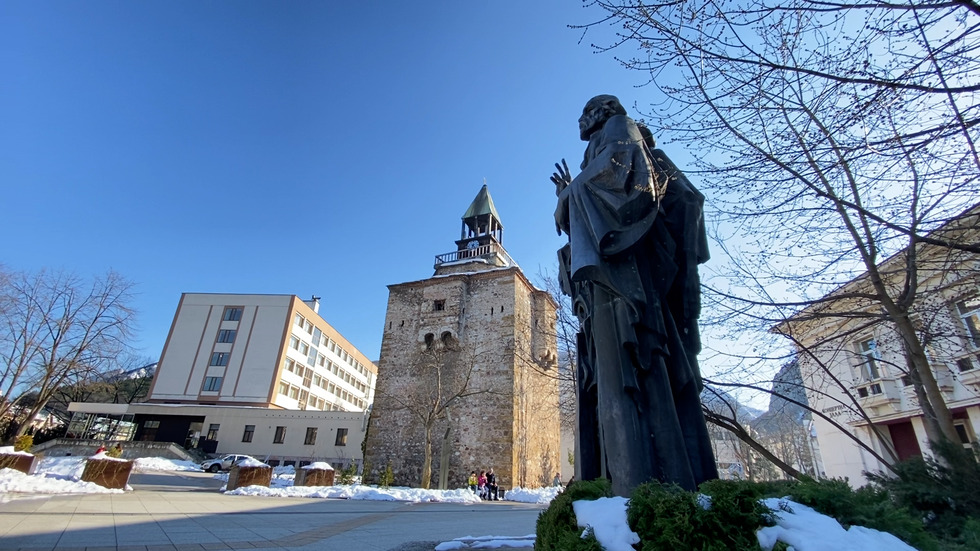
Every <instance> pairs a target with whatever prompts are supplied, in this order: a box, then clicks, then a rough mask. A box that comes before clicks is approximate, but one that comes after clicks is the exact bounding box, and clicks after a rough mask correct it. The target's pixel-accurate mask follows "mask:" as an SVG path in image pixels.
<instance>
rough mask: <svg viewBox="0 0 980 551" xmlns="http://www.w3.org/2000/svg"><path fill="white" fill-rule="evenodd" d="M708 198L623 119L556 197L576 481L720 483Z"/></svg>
mask: <svg viewBox="0 0 980 551" xmlns="http://www.w3.org/2000/svg"><path fill="white" fill-rule="evenodd" d="M703 201H704V198H703V196H701V194H700V193H698V192H697V190H696V189H694V187H693V186H692V185H691V184H690V182H688V181H687V179H686V178H685V177H684V176H683V174H681V173H680V171H678V170H677V169H676V167H674V165H673V163H671V162H670V160H669V159H667V157H666V155H664V154H663V152H662V151H660V150H654V151H650V150H649V149H648V148H647V147H646V145H645V143H644V142H643V139H642V137H641V135H640V133H639V130H638V129H637V127H636V124H635V123H634V122H633V121H632V120H631V119H630V118H629V117H626V116H624V115H617V116H613V117H610V118H609V119H608V120H607V121H606V123H605V124H604V125H603V127H602V128H601V129H600V130H598V131H596V132H595V133H593V135H592V136H591V138H590V140H589V145H588V148H587V149H586V154H585V160H584V161H583V163H582V172H581V174H579V175H578V176H577V177H576V178H575V179H574V180H573V181H572V182H571V184H569V185H568V187H566V188H565V189H564V190H563V191H562V192H561V196H560V202H559V204H560V205H567V212H565V213H563V216H560V218H564V222H567V226H565V227H564V228H563V229H565V230H566V231H567V233H568V234H569V236H570V239H569V244H568V245H567V246H566V247H565V248H563V249H562V250H561V251H559V258H560V261H561V273H562V280H563V281H562V285H563V289H564V290H565V291H566V292H567V293H568V294H570V295H571V296H572V299H573V305H574V308H575V312H576V315H577V316H578V318H579V321H580V326H581V333H580V334H579V337H578V352H579V353H578V358H577V359H578V377H579V381H578V398H579V422H578V424H579V426H578V431H579V441H578V446H577V457H576V465H575V467H576V474H577V476H578V477H579V478H580V479H585V480H589V479H593V478H597V477H600V476H605V477H607V478H609V479H610V480H611V482H612V484H613V490H614V491H615V492H616V493H617V494H618V495H624V496H628V495H629V493H630V491H631V490H632V489H633V488H635V487H636V486H638V485H639V484H642V483H644V482H648V481H650V480H659V481H662V482H669V483H676V484H678V485H680V486H682V487H684V488H686V489H689V490H693V489H695V488H696V487H697V485H698V484H700V483H701V482H703V481H705V480H709V479H712V478H717V476H718V475H717V470H716V466H715V462H714V456H713V454H712V452H711V445H710V441H709V438H708V432H707V428H706V426H705V421H704V416H703V414H702V412H701V402H700V398H699V394H700V391H701V388H702V385H701V377H700V373H699V370H698V365H697V353H698V352H699V350H700V339H699V336H698V331H697V318H698V315H699V311H700V284H699V281H698V276H697V265H698V263H701V262H704V261H705V260H707V239H706V237H705V233H704V223H703V215H702V205H703Z"/></svg>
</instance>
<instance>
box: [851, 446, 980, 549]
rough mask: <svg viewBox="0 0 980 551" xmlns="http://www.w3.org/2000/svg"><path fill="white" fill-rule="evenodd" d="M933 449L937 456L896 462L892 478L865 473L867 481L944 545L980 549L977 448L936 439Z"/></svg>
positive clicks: (944, 546)
mask: <svg viewBox="0 0 980 551" xmlns="http://www.w3.org/2000/svg"><path fill="white" fill-rule="evenodd" d="M933 452H934V454H935V455H936V456H937V457H938V459H937V458H936V457H928V458H926V459H923V458H921V457H916V458H912V459H909V460H906V461H902V462H901V463H898V464H897V465H895V470H896V473H895V475H894V476H889V475H885V474H881V473H878V474H867V476H868V479H869V480H871V483H872V484H873V485H874V486H875V487H876V488H878V489H879V490H880V491H882V492H885V493H887V494H889V495H890V496H891V498H892V500H893V502H894V503H895V504H896V505H897V506H899V507H902V508H905V509H907V510H910V511H911V514H912V515H913V516H915V517H916V518H919V519H922V521H923V524H924V526H925V529H926V530H927V531H928V532H929V533H930V534H932V535H933V536H935V537H936V538H937V539H938V540H939V541H940V542H941V548H942V549H959V548H962V549H980V545H978V543H980V490H978V489H980V463H978V462H977V455H976V452H975V451H970V450H966V449H964V448H962V447H961V446H960V445H959V444H956V443H954V442H941V443H938V444H936V445H935V446H933ZM895 535H896V536H899V537H902V536H901V535H899V534H897V533H896V534H895ZM902 538H903V539H905V538H904V537H902ZM906 541H909V540H906ZM909 543H911V544H912V545H913V546H914V545H915V544H914V543H912V542H911V541H909Z"/></svg>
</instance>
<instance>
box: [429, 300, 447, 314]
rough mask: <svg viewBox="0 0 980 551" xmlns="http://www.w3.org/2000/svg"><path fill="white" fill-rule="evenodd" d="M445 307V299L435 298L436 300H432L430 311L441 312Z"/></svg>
mask: <svg viewBox="0 0 980 551" xmlns="http://www.w3.org/2000/svg"><path fill="white" fill-rule="evenodd" d="M445 309H446V301H445V300H436V301H434V302H433V303H432V311H433V312H442V311H443V310H445Z"/></svg>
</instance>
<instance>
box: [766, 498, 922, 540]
mask: <svg viewBox="0 0 980 551" xmlns="http://www.w3.org/2000/svg"><path fill="white" fill-rule="evenodd" d="M764 502H765V504H766V506H768V507H769V508H770V509H772V510H774V511H776V526H770V527H767V528H763V529H762V530H759V531H758V532H757V533H756V535H757V536H758V538H759V544H760V545H761V546H762V548H763V549H765V550H766V551H769V550H770V549H772V547H773V545H775V544H776V542H777V541H782V542H785V543H787V544H789V545H791V546H793V549H795V550H796V551H837V550H838V549H860V550H861V551H915V548H913V547H911V546H910V545H908V544H907V543H905V542H903V541H902V540H900V539H898V538H896V537H895V536H893V535H891V534H889V533H887V532H879V531H878V530H873V529H871V528H865V527H863V526H851V527H850V528H849V529H847V530H844V527H842V526H841V525H840V523H839V522H837V521H836V520H834V519H833V518H831V517H828V516H826V515H821V514H820V513H818V512H816V511H814V510H813V509H811V508H810V507H807V506H806V505H801V504H799V503H796V502H794V501H790V500H788V499H778V498H770V499H766V500H764Z"/></svg>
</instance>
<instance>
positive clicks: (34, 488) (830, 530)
mask: <svg viewBox="0 0 980 551" xmlns="http://www.w3.org/2000/svg"><path fill="white" fill-rule="evenodd" d="M85 459H86V458H85V457H80V456H69V457H46V458H44V459H42V460H41V461H40V464H39V465H38V469H37V472H36V473H35V474H33V475H25V474H23V473H21V472H19V471H15V470H13V469H0V501H3V500H4V499H5V496H3V495H2V494H14V493H17V494H35V495H38V494H41V495H44V494H78V493H89V494H94V493H121V492H122V490H110V489H107V488H103V487H102V486H98V485H96V484H92V483H89V482H81V481H79V478H81V475H82V470H83V469H84V463H85ZM134 468H135V470H136V471H137V472H148V471H200V468H199V467H198V466H197V465H195V464H193V463H191V462H188V461H172V460H169V459H163V458H159V457H157V458H143V459H137V460H136V465H135V466H134ZM273 475H274V476H273V487H272V488H263V487H258V486H248V487H246V488H239V489H237V490H233V491H231V492H225V493H226V494H227V495H252V496H266V497H309V498H341V499H365V500H385V501H410V502H416V503H422V502H442V503H472V504H476V503H480V502H481V501H480V499H479V498H478V497H477V496H476V495H475V494H473V492H471V491H470V490H469V489H458V490H421V489H418V488H405V487H392V488H377V487H374V486H363V485H360V484H352V485H339V486H319V487H315V486H308V487H294V486H293V485H292V484H293V476H294V475H295V469H293V468H292V467H276V468H275V469H273ZM215 478H223V479H224V480H227V478H228V475H227V474H224V473H223V474H217V475H215ZM557 491H558V489H557V488H541V489H535V490H529V489H522V488H513V489H511V490H509V491H507V492H506V494H505V497H506V498H507V501H521V502H525V503H538V504H546V503H548V502H550V501H551V500H552V499H554V497H555V495H557ZM765 503H766V505H767V506H769V507H770V508H771V509H773V510H775V511H776V522H777V524H776V526H771V527H767V528H763V529H762V530H759V532H758V533H757V536H758V538H759V543H760V545H761V546H762V549H764V550H766V551H768V550H771V549H772V547H773V546H774V545H775V544H776V542H777V541H782V542H785V543H787V544H789V545H791V546H792V547H793V549H794V550H795V551H831V550H833V551H837V550H840V549H860V550H861V551H915V550H914V549H913V548H912V547H910V546H909V545H907V544H905V543H904V542H902V541H901V540H899V539H898V538H896V537H895V536H893V535H891V534H887V533H885V532H879V531H877V530H872V529H870V528H863V527H860V526H852V527H851V528H849V529H847V530H844V528H843V527H841V525H840V523H838V522H837V521H836V520H834V519H832V518H830V517H828V516H825V515H821V514H820V513H817V512H816V511H814V510H813V509H811V508H810V507H807V506H805V505H801V504H799V503H795V502H793V501H790V500H788V499H768V500H766V501H765ZM625 504H626V499H625V498H606V499H602V500H597V501H594V502H582V501H577V502H575V503H574V505H573V507H574V509H575V515H576V518H577V520H578V523H579V526H582V527H585V526H591V527H592V528H593V532H594V533H595V535H596V538H597V539H598V540H599V543H601V544H602V545H603V547H604V548H605V549H607V550H609V551H614V550H618V549H624V550H630V551H631V550H632V547H631V546H630V545H629V542H631V541H635V538H636V534H635V533H633V532H632V531H631V530H630V529H629V526H627V524H626V505H625ZM521 547H524V548H532V547H534V535H533V534H531V535H528V536H521V537H514V536H477V537H474V536H465V537H460V538H456V539H454V540H451V541H447V542H443V543H440V544H439V545H438V546H437V547H436V550H437V551H449V550H455V549H499V548H521Z"/></svg>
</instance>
